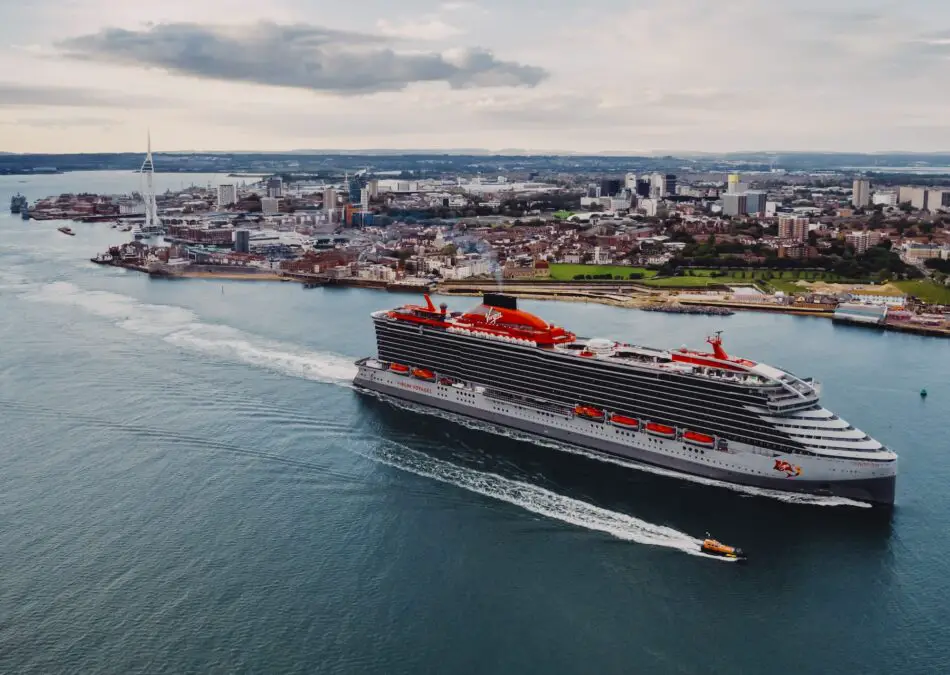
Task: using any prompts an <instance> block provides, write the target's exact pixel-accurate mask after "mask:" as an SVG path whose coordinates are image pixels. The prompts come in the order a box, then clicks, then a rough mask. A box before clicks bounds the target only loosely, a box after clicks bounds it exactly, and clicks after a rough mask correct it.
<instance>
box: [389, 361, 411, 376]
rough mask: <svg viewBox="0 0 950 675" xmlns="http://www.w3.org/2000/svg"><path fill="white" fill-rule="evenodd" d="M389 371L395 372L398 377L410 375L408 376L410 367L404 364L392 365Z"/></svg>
mask: <svg viewBox="0 0 950 675" xmlns="http://www.w3.org/2000/svg"><path fill="white" fill-rule="evenodd" d="M389 369H390V370H391V371H393V372H394V373H396V374H397V375H408V374H409V366H407V365H404V364H402V363H390V364H389Z"/></svg>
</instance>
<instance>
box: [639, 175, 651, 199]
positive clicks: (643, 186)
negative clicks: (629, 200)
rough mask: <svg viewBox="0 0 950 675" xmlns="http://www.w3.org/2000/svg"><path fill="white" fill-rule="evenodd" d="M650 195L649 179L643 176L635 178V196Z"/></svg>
mask: <svg viewBox="0 0 950 675" xmlns="http://www.w3.org/2000/svg"><path fill="white" fill-rule="evenodd" d="M649 196H650V181H648V180H647V179H645V178H638V179H637V197H649Z"/></svg>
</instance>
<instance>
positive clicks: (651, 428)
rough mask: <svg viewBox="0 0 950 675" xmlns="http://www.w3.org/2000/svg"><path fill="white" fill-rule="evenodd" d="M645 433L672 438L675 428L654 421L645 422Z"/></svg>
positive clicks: (674, 434)
mask: <svg viewBox="0 0 950 675" xmlns="http://www.w3.org/2000/svg"><path fill="white" fill-rule="evenodd" d="M647 433H648V434H652V435H654V436H663V437H664V438H674V437H675V436H676V428H675V427H670V426H667V425H665V424H657V423H656V422H647Z"/></svg>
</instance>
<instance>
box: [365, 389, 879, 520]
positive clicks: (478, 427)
mask: <svg viewBox="0 0 950 675" xmlns="http://www.w3.org/2000/svg"><path fill="white" fill-rule="evenodd" d="M363 393H365V394H368V395H371V396H375V397H376V398H379V399H381V400H383V401H386V402H387V403H389V404H390V405H393V406H395V407H397V408H402V409H403V410H409V411H411V412H416V413H422V414H424V415H433V416H436V417H441V418H442V419H445V420H448V421H450V422H455V423H456V424H460V425H462V426H464V427H466V428H468V429H472V430H473V431H484V432H486V433H490V434H495V435H496V436H504V437H505V438H510V439H512V440H515V441H522V442H526V443H533V444H535V445H540V446H542V447H545V448H551V449H553V450H560V451H561V452H567V453H570V454H572V455H579V456H581V457H587V458H588V459H593V460H596V461H598V462H606V463H608V464H616V465H617V466H622V467H624V468H627V469H635V470H637V471H645V472H647V473H652V474H654V475H657V476H664V477H667V478H676V479H678V480H686V481H690V482H691V483H697V484H699V485H707V486H710V487H719V488H724V489H726V490H731V491H733V492H738V493H741V494H744V495H748V496H752V497H765V498H767V499H775V500H777V501H781V502H786V503H789V504H804V505H809V506H853V507H856V508H866V509H869V508H872V507H871V505H870V504H865V503H864V502H859V501H856V500H853V499H847V498H846V497H828V496H823V495H809V494H796V493H791V492H781V491H779V490H769V489H767V488H758V487H753V486H751V485H736V484H734V483H726V482H724V481H719V480H715V479H713V478H703V477H702V476H693V475H691V474H686V473H680V472H679V471H673V470H671V469H664V468H661V467H656V466H651V465H649V464H641V463H639V462H636V461H633V460H625V459H621V458H619V457H612V456H610V455H604V454H601V453H598V452H593V451H591V450H588V449H586V448H582V447H580V446H576V445H571V444H569V443H563V442H560V441H554V440H551V439H550V438H545V437H543V436H536V435H534V434H530V433H528V432H525V431H518V430H515V429H509V428H507V427H502V426H498V425H496V424H491V423H490V422H483V421H481V420H476V419H473V418H470V417H465V416H464V415H456V414H454V413H450V412H446V411H444V410H439V409H437V408H431V407H428V406H422V405H418V404H415V403H411V402H409V401H402V400H400V399H396V398H393V397H391V396H387V395H385V394H380V393H378V392H373V391H364V392H363Z"/></svg>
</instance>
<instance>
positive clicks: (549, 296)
mask: <svg viewBox="0 0 950 675" xmlns="http://www.w3.org/2000/svg"><path fill="white" fill-rule="evenodd" d="M91 261H92V262H94V263H96V264H97V265H105V266H110V267H121V268H125V269H130V270H134V271H137V272H145V273H146V274H148V275H149V276H150V277H153V278H159V279H220V280H222V281H268V282H281V283H286V282H294V283H298V284H305V285H306V284H307V283H308V280H307V279H304V278H300V276H297V277H295V276H294V275H292V274H284V273H275V272H239V271H234V270H221V271H213V270H180V271H178V270H176V271H174V272H165V273H162V272H155V271H149V270H148V269H147V268H144V267H141V266H139V265H133V264H130V263H122V262H113V261H103V260H96V259H95V258H92V259H91ZM320 285H321V286H322V285H332V286H351V287H356V288H370V289H374V290H381V291H389V290H405V291H413V292H423V293H424V292H426V289H424V288H421V287H420V288H406V289H393V288H392V286H393V284H386V283H380V282H372V281H369V280H366V279H353V280H352V283H349V280H347V279H334V280H332V281H331V282H330V283H328V284H320ZM502 291H503V292H505V293H508V294H510V295H513V296H516V297H519V298H525V299H527V300H551V301H556V302H584V303H595V304H600V305H608V306H610V307H620V308H624V309H635V310H641V311H644V310H645V308H646V307H649V306H651V305H657V304H661V303H668V302H671V301H672V302H676V303H680V304H682V305H692V306H708V307H723V308H728V309H736V310H740V311H749V312H764V313H772V314H789V315H793V316H812V317H816V318H821V319H832V320H833V319H834V312H829V311H825V310H824V309H817V308H805V307H786V306H782V305H768V304H762V303H745V302H733V301H723V300H698V299H693V298H690V299H684V300H676V299H675V296H669V295H666V296H665V297H663V296H660V294H657V293H653V292H651V293H649V294H644V293H641V294H639V295H630V296H627V295H622V294H610V293H603V292H593V291H590V290H580V289H577V290H560V291H551V290H549V291H542V290H540V289H532V290H523V289H521V288H518V287H517V286H512V287H504V286H503V287H502ZM432 292H435V293H438V294H441V295H447V296H459V297H481V295H482V294H483V293H484V292H485V290H484V289H475V288H471V287H468V288H465V287H463V288H453V287H452V286H446V285H444V284H440V285H439V286H437V287H436V288H435V289H434V291H432ZM670 313H676V312H670ZM840 323H846V324H847V323H848V322H840ZM848 325H864V326H865V327H867V328H873V329H877V330H881V331H896V332H902V333H912V334H916V335H921V336H927V337H943V338H950V330H948V329H945V328H938V327H932V326H915V325H903V324H888V323H885V324H881V325H865V324H848Z"/></svg>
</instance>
